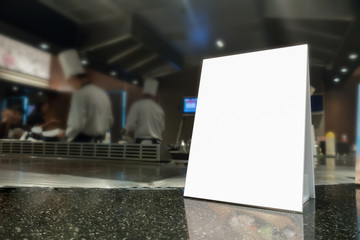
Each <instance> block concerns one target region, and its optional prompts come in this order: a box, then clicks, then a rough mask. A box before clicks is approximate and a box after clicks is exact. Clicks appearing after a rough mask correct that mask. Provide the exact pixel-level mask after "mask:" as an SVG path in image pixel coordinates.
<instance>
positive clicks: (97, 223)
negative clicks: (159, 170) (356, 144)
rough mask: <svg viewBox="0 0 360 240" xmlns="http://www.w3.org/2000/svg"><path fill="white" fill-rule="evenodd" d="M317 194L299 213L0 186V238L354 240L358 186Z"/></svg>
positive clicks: (121, 192) (140, 192)
mask: <svg viewBox="0 0 360 240" xmlns="http://www.w3.org/2000/svg"><path fill="white" fill-rule="evenodd" d="M316 194H317V199H316V200H310V201H308V202H307V203H306V205H305V207H304V214H298V213H287V212H279V211H271V210H265V209H257V208H251V207H244V206H237V205H231V204H223V203H217V202H209V201H202V200H195V199H184V198H183V197H182V195H183V192H182V189H156V188H155V189H134V188H131V189H49V188H2V189H0V236H1V237H0V238H1V239H29V240H30V239H276V240H281V239H358V237H359V236H360V235H359V231H358V228H357V226H358V223H359V222H360V215H359V212H360V209H359V208H360V189H357V188H356V187H355V185H336V186H335V185H334V186H317V187H316ZM264 197H266V196H264Z"/></svg>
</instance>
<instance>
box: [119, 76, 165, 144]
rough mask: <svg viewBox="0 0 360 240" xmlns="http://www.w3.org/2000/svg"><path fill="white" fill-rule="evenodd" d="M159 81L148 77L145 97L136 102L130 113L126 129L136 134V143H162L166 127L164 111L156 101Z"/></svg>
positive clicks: (131, 133) (128, 132) (130, 133)
mask: <svg viewBox="0 0 360 240" xmlns="http://www.w3.org/2000/svg"><path fill="white" fill-rule="evenodd" d="M158 85H159V83H158V81H156V80H154V79H146V80H145V83H144V90H143V95H144V97H143V99H141V100H138V101H137V102H135V103H134V104H133V105H132V106H131V108H130V110H129V113H128V116H127V119H126V125H125V130H126V132H127V134H128V135H134V137H135V143H153V144H156V143H158V144H159V143H161V140H162V133H163V131H164V129H165V119H164V111H163V109H162V108H161V106H160V105H159V104H158V103H157V102H156V93H157V88H158Z"/></svg>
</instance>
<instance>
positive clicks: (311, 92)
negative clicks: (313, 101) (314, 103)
mask: <svg viewBox="0 0 360 240" xmlns="http://www.w3.org/2000/svg"><path fill="white" fill-rule="evenodd" d="M314 92H315V88H314V87H313V86H310V95H313V94H314Z"/></svg>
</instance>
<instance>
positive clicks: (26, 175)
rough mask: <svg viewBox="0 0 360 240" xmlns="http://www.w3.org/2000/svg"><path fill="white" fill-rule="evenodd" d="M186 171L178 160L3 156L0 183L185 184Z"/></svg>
mask: <svg viewBox="0 0 360 240" xmlns="http://www.w3.org/2000/svg"><path fill="white" fill-rule="evenodd" d="M185 174H186V166H184V164H175V163H151V162H124V161H114V160H101V159H100V160H92V159H65V158H55V157H54V158H48V157H47V158H44V157H29V156H24V157H10V156H0V186H39V187H99V188H109V187H110V188H113V187H161V186H167V187H183V186H184V182H185Z"/></svg>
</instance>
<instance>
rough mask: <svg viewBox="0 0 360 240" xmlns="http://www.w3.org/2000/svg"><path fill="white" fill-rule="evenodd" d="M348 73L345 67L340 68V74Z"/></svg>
mask: <svg viewBox="0 0 360 240" xmlns="http://www.w3.org/2000/svg"><path fill="white" fill-rule="evenodd" d="M348 71H349V69H347V67H342V68H341V69H340V72H342V73H347V72H348Z"/></svg>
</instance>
